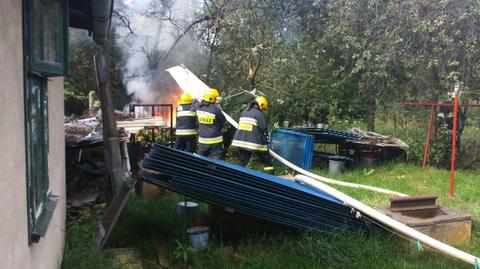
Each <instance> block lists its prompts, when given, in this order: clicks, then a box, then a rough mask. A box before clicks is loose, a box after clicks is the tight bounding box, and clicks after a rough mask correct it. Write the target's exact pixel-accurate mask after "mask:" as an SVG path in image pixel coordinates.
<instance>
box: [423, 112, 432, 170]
mask: <svg viewBox="0 0 480 269" xmlns="http://www.w3.org/2000/svg"><path fill="white" fill-rule="evenodd" d="M434 114H435V105H432V111H430V118H429V120H428V130H427V138H426V140H425V149H424V150H423V163H422V167H423V168H425V165H426V164H427V156H428V147H429V146H430V134H431V132H432V125H433V117H434Z"/></svg>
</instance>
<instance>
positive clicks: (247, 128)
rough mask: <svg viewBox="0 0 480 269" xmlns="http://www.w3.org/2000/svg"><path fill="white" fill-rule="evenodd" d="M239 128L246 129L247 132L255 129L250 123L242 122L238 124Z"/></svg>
mask: <svg viewBox="0 0 480 269" xmlns="http://www.w3.org/2000/svg"><path fill="white" fill-rule="evenodd" d="M238 130H244V131H247V132H251V131H253V125H252V124H249V123H244V122H240V123H239V124H238Z"/></svg>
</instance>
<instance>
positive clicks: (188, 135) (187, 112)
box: [175, 92, 198, 153]
mask: <svg viewBox="0 0 480 269" xmlns="http://www.w3.org/2000/svg"><path fill="white" fill-rule="evenodd" d="M197 126H198V125H197V113H196V112H195V110H194V109H193V106H192V96H191V95H190V94H189V93H187V92H185V93H183V94H182V95H181V96H180V100H179V101H178V106H177V129H176V131H175V136H176V138H175V148H176V149H179V150H185V151H187V152H192V153H193V152H195V149H196V147H197V133H198V132H197Z"/></svg>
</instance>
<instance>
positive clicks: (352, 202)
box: [295, 175, 480, 264]
mask: <svg viewBox="0 0 480 269" xmlns="http://www.w3.org/2000/svg"><path fill="white" fill-rule="evenodd" d="M295 181H297V182H299V183H302V184H305V185H307V186H309V187H312V188H314V189H317V190H319V191H322V192H325V193H327V194H329V195H331V196H333V197H335V198H337V199H339V200H341V201H342V202H344V203H345V205H346V206H349V207H352V208H354V209H356V210H358V211H360V212H361V213H362V214H364V215H367V216H369V217H370V218H372V219H374V220H376V221H378V222H381V223H382V224H384V225H386V226H388V227H390V228H392V229H394V230H396V231H398V232H400V233H402V234H404V235H407V236H409V237H411V238H413V239H415V240H418V241H420V242H421V243H423V244H425V245H427V246H430V247H432V248H434V249H436V250H438V251H440V252H442V253H445V254H447V255H450V256H452V257H455V258H458V259H460V260H462V261H465V262H467V263H470V264H475V263H476V262H479V261H480V259H479V258H478V257H476V256H473V255H471V254H469V253H466V252H464V251H461V250H459V249H456V248H454V247H452V246H450V245H447V244H445V243H443V242H440V241H438V240H436V239H434V238H432V237H430V236H428V235H425V234H423V233H421V232H419V231H417V230H415V229H413V228H410V227H408V226H407V225H405V224H403V223H400V222H398V221H396V220H394V219H392V218H390V217H388V216H386V215H384V214H382V213H380V212H378V211H377V210H375V209H373V208H371V207H369V206H368V205H365V204H364V203H362V202H360V201H358V200H356V199H354V198H352V197H350V196H348V195H346V194H344V193H343V192H340V191H338V190H336V189H334V188H332V187H330V186H328V185H326V184H323V183H321V182H318V181H317V180H315V179H313V178H310V177H307V176H304V175H298V176H296V177H295Z"/></svg>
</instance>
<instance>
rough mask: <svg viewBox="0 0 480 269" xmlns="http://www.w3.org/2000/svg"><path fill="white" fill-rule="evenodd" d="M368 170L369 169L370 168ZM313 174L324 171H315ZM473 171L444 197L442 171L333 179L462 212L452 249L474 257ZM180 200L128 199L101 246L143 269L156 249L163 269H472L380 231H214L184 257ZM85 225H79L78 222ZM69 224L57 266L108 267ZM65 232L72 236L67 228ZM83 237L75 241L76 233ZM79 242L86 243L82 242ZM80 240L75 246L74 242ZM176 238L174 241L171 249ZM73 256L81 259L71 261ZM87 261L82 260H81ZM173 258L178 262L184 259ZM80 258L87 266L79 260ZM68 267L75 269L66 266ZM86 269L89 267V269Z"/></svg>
mask: <svg viewBox="0 0 480 269" xmlns="http://www.w3.org/2000/svg"><path fill="white" fill-rule="evenodd" d="M372 169H373V170H372ZM316 172H317V173H319V174H322V173H324V171H316ZM477 173H478V172H477V171H458V172H457V174H456V192H455V196H454V197H453V198H451V197H449V196H448V187H449V172H448V171H446V170H440V169H436V168H426V169H425V170H424V169H422V168H421V167H418V166H414V165H406V164H392V165H387V166H383V167H373V168H369V169H367V170H355V171H351V172H347V173H344V174H342V175H339V176H336V178H338V179H342V180H344V181H349V182H356V183H363V184H369V185H373V186H378V187H384V188H388V189H392V190H395V191H399V192H404V193H407V194H412V195H416V194H435V195H438V196H439V203H440V204H441V205H443V206H447V207H451V208H455V209H460V210H464V211H466V212H469V213H471V214H472V215H473V216H474V218H475V221H474V231H475V232H474V234H473V239H472V242H471V243H470V244H469V245H467V246H461V247H460V248H461V249H463V250H466V251H468V252H471V253H473V254H477V255H478V254H480V240H478V232H477V231H476V230H477V228H478V222H477V221H476V219H478V217H480V199H479V198H478V197H480V188H478V187H477V182H478V180H479V179H480V176H478V175H477ZM339 190H341V191H344V192H345V193H347V194H350V195H351V196H353V197H355V198H357V199H359V200H361V201H363V202H365V203H367V204H369V205H371V206H377V207H382V206H386V205H387V204H388V196H387V195H382V194H378V193H373V192H370V191H365V190H356V189H349V188H343V187H342V188H340V187H339ZM181 199H182V197H181V196H179V195H175V194H171V195H168V196H166V197H164V198H163V199H146V200H142V199H132V200H131V201H130V203H129V207H128V211H127V212H126V214H125V215H124V216H122V217H121V219H120V221H119V222H118V224H117V226H116V227H115V229H114V231H113V233H112V237H111V240H110V242H109V247H134V248H136V249H137V250H138V251H139V253H140V255H141V257H142V258H143V259H144V260H145V261H146V264H150V265H151V266H150V268H162V267H160V266H158V265H156V264H157V263H158V260H159V259H160V257H159V256H158V253H157V248H158V246H159V245H161V246H164V247H165V248H166V249H167V252H168V253H169V255H168V259H167V263H168V264H169V267H171V268H432V269H433V268H472V267H473V266H471V265H467V264H465V263H463V262H460V261H458V260H455V259H452V258H448V257H446V256H443V255H440V254H437V253H432V252H421V253H417V252H416V250H415V248H414V247H410V248H409V247H406V246H405V244H401V243H400V240H399V239H398V238H397V237H396V236H393V235H391V234H389V233H387V232H379V233H377V234H375V235H373V236H365V235H352V234H344V233H336V234H329V235H325V234H314V233H297V232H291V231H290V232H270V233H250V234H249V233H246V234H244V235H243V236H242V238H241V239H238V240H224V239H223V238H222V234H221V233H214V234H213V235H212V236H211V242H210V245H209V248H208V249H206V250H203V251H192V249H191V248H188V247H187V245H186V244H185V243H184V242H185V241H184V234H183V232H182V231H184V230H185V227H186V226H187V225H186V224H184V223H183V222H182V220H181V219H180V218H178V217H177V216H176V214H175V205H176V203H177V201H180V200H181ZM84 223H85V222H84ZM85 226H86V225H85V224H78V225H77V224H75V225H74V226H73V228H72V227H70V228H69V231H68V232H67V250H66V253H65V261H64V268H112V267H109V266H111V262H110V259H109V257H106V256H104V255H103V254H101V253H96V252H95V251H93V250H92V248H91V246H90V245H88V244H86V243H87V242H91V243H93V241H92V238H91V235H92V234H91V233H89V231H90V230H89V229H90V228H92V227H91V226H88V225H87V226H88V227H85ZM72 229H73V230H72ZM85 233H86V234H88V236H83V235H82V234H85ZM85 238H87V239H88V240H86V239H85ZM77 239H78V240H80V241H81V242H82V243H74V242H76V241H77ZM176 240H178V242H180V244H181V245H180V246H179V245H177V243H176ZM81 255H84V257H83V261H79V262H76V260H77V259H79V257H81ZM87 257H88V258H87ZM181 257H184V258H186V259H185V260H184V259H183V258H181ZM85 260H91V261H90V262H87V261H85ZM70 265H75V266H74V267H71V266H70ZM91 265H94V266H91Z"/></svg>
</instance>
